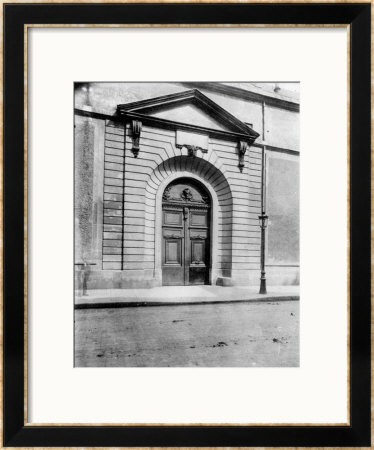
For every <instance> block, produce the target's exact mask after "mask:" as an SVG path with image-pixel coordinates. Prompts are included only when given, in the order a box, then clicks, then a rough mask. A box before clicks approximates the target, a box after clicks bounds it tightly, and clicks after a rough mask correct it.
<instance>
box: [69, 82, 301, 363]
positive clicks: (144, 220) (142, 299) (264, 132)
mask: <svg viewBox="0 0 374 450" xmlns="http://www.w3.org/2000/svg"><path fill="white" fill-rule="evenodd" d="M299 116H300V83H299V82H297V81H289V82H261V81H253V82H249V81H248V82H247V81H243V82H213V81H212V82H206V81H204V82H180V81H178V82H172V81H170V82H169V81H168V82H121V81H115V82H101V81H79V82H75V83H74V221H75V222H74V268H72V270H74V291H75V292H74V366H75V367H248V368H250V367H253V368H254V367H299V351H300V348H299V346H300V342H299V336H300V326H299V323H300V321H299V319H300V315H299V314H300V313H299V311H300V308H299V306H300V305H299V304H300V259H299V227H300V225H299V209H300V197H299V158H300V130H299Z"/></svg>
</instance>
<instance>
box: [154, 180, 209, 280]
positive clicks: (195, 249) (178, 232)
mask: <svg viewBox="0 0 374 450" xmlns="http://www.w3.org/2000/svg"><path fill="white" fill-rule="evenodd" d="M210 217H211V198H210V195H209V192H208V191H207V190H206V189H205V187H204V186H203V185H202V184H201V183H199V182H198V181H196V180H193V179H191V178H178V179H177V180H174V181H173V182H171V183H170V184H169V185H168V186H167V187H166V188H165V190H164V193H163V196H162V237H161V239H162V284H163V285H164V286H180V285H196V284H209V269H210Z"/></svg>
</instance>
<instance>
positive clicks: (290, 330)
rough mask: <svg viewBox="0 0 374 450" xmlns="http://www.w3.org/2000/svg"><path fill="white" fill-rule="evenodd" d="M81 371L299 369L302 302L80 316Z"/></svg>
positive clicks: (85, 313) (113, 310) (129, 309)
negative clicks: (165, 368) (114, 369)
mask: <svg viewBox="0 0 374 450" xmlns="http://www.w3.org/2000/svg"><path fill="white" fill-rule="evenodd" d="M75 333H76V334H75V343H76V344H75V345H76V348H75V366H76V367H110V366H111V367H182V366H184V367H186V366H188V367H194V366H195V367H196V366H198V367H291V366H292V367H295V366H298V365H299V301H283V302H282V301H280V302H262V303H236V304H235V303H225V304H205V305H181V306H154V307H152V306H147V307H127V308H97V309H95V308H93V309H80V310H76V311H75Z"/></svg>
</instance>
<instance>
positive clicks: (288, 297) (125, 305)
mask: <svg viewBox="0 0 374 450" xmlns="http://www.w3.org/2000/svg"><path fill="white" fill-rule="evenodd" d="M298 300H300V295H284V296H272V297H266V298H263V297H255V298H251V299H240V300H198V301H196V302H194V301H181V302H176V301H170V302H162V301H157V300H155V301H133V302H128V301H127V302H126V301H118V302H108V301H106V302H97V303H79V304H77V305H74V309H96V308H97V309H100V308H136V307H142V306H186V305H218V304H227V303H264V302H285V301H298Z"/></svg>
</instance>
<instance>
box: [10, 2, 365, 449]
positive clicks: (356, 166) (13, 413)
mask: <svg viewBox="0 0 374 450" xmlns="http://www.w3.org/2000/svg"><path fill="white" fill-rule="evenodd" d="M3 8H4V10H3V12H4V16H3V17H4V48H3V55H4V67H3V70H4V72H3V74H4V86H3V88H4V105H3V113H4V124H3V125H4V128H3V130H4V136H3V138H4V140H3V150H4V153H3V156H4V158H3V181H4V191H3V192H4V196H3V199H4V202H3V220H4V222H3V231H4V234H3V238H4V246H3V262H4V265H3V268H4V270H3V274H4V278H3V281H4V284H3V332H4V333H3V336H4V342H3V344H4V345H3V445H4V446H11V447H18V446H22V447H37V446H43V447H57V446H64V447H72V446H74V447H93V446H100V447H137V446H147V447H148V446H152V447H158V446H169V447H180V446H183V447H184V446H188V447H191V446H199V447H206V446H208V447H226V446H243V447H249V446H261V447H268V446H270V447H275V446H287V447H288V446H290V447H296V446H298V447H302V446H313V447H326V446H334V447H343V446H360V447H363V446H370V444H371V440H370V439H371V436H370V424H371V417H370V405H371V391H370V378H371V371H370V369H371V365H370V344H371V341H370V338H371V335H370V306H371V305H370V302H371V295H370V294H371V293H370V279H371V266H370V262H371V255H370V248H371V243H370V219H371V212H370V211H371V208H370V202H371V196H370V192H371V190H370V185H371V160H370V156H371V155H370V150H371V141H370V139H371V128H370V127H371V118H370V108H371V103H370V102H371V96H370V92H371V91H370V78H371V73H370V57H371V55H370V51H371V49H370V38H371V4H370V3H344V4H343V3H341V4H340V3H324V4H312V3H300V4H296V3H293V4H286V3H277V4H233V3H231V4H214V3H202V4H193V3H180V4H166V3H165V4H80V3H75V4H11V3H9V4H8V3H6V4H4V5H3ZM33 23H36V24H111V23H116V24H139V23H142V24H166V23H167V24H243V23H250V24H269V25H271V24H305V25H308V24H311V25H317V24H320V25H324V24H331V25H333V24H347V25H350V124H349V126H350V188H349V191H350V212H349V224H350V280H349V281H350V379H349V383H350V425H349V426H328V425H326V426H319V425H318V426H166V425H165V426H70V425H69V426H27V425H24V376H25V373H24V262H25V261H24V174H25V172H24V25H25V24H33ZM238 63H239V62H238ZM316 120H317V118H316ZM321 220H323V221H324V222H325V223H326V229H327V230H328V229H330V232H331V229H333V227H334V213H333V205H331V217H323V218H321ZM321 408H323V405H321Z"/></svg>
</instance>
